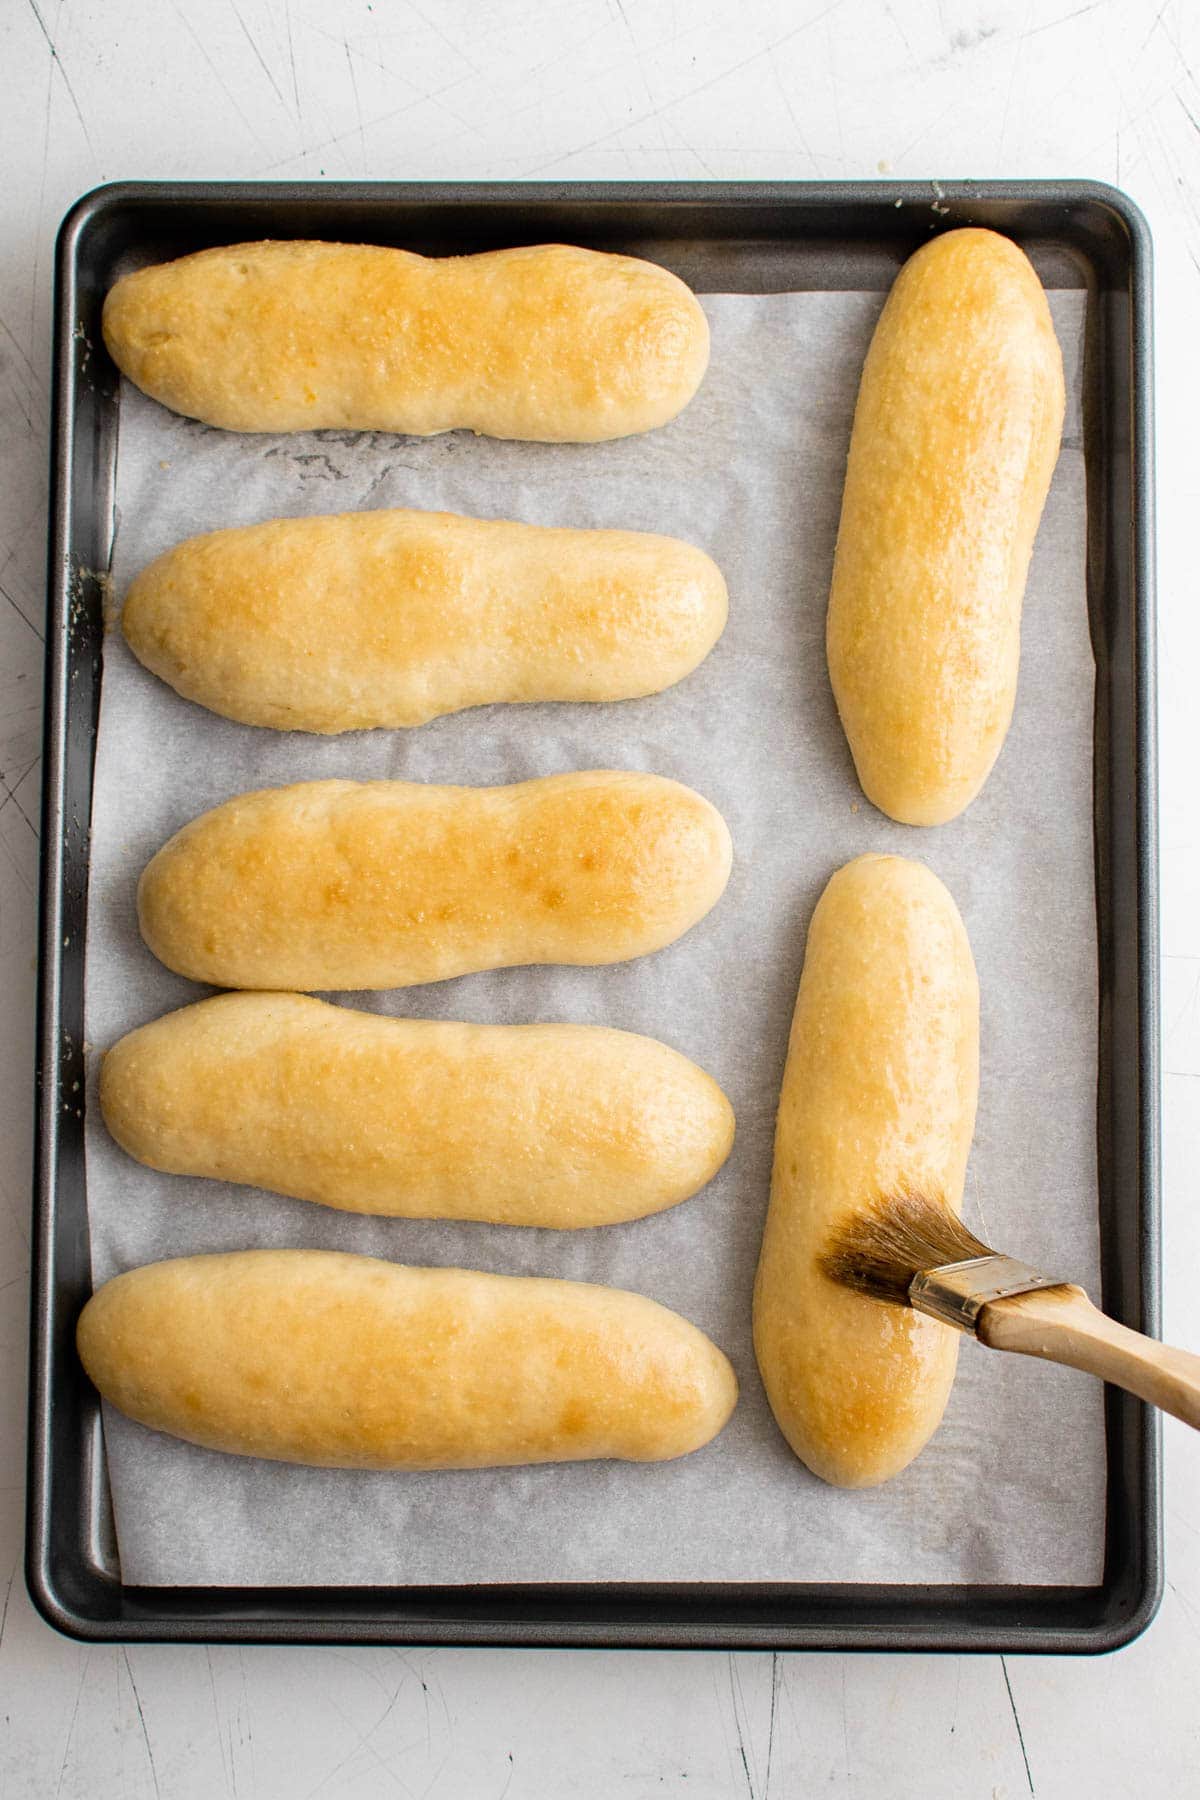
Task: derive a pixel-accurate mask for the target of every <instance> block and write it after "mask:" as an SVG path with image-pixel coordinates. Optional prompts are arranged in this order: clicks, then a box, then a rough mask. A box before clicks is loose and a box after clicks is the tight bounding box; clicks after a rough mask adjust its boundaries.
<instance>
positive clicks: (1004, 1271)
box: [908, 1256, 1062, 1336]
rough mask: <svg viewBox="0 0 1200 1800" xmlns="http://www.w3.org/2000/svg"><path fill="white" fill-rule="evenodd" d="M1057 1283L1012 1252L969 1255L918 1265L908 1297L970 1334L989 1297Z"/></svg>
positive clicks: (1008, 1295) (1003, 1296) (1058, 1284)
mask: <svg viewBox="0 0 1200 1800" xmlns="http://www.w3.org/2000/svg"><path fill="white" fill-rule="evenodd" d="M1061 1286H1062V1281H1061V1279H1060V1280H1054V1279H1053V1278H1052V1277H1050V1276H1049V1275H1043V1274H1042V1273H1041V1271H1040V1270H1038V1269H1031V1268H1030V1266H1029V1264H1028V1263H1023V1262H1018V1261H1017V1260H1016V1258H1015V1257H1013V1256H973V1257H971V1258H970V1259H969V1261H967V1262H955V1263H944V1264H943V1265H942V1267H941V1268H940V1269H922V1271H921V1273H920V1274H919V1275H914V1276H913V1279H912V1281H911V1283H910V1285H909V1289H908V1298H909V1301H910V1303H911V1305H912V1306H913V1307H914V1308H915V1310H916V1311H917V1312H923V1313H928V1314H929V1317H930V1318H931V1319H940V1320H941V1321H942V1323H943V1325H953V1326H954V1327H955V1328H956V1329H957V1330H958V1331H967V1332H970V1333H971V1334H972V1336H973V1335H974V1332H975V1327H976V1325H977V1323H978V1320H979V1315H980V1313H981V1312H982V1311H983V1309H984V1307H985V1306H987V1305H988V1304H989V1303H990V1302H991V1301H992V1300H1007V1299H1009V1298H1011V1296H1012V1295H1014V1294H1032V1293H1034V1292H1035V1291H1036V1290H1037V1289H1038V1288H1052V1287H1061Z"/></svg>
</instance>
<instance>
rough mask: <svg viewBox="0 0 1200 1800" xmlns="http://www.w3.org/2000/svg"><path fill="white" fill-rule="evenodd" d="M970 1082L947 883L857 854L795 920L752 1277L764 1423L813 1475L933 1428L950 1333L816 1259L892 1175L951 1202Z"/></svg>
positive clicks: (897, 1458) (854, 1470) (885, 1473)
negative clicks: (773, 1423)
mask: <svg viewBox="0 0 1200 1800" xmlns="http://www.w3.org/2000/svg"><path fill="white" fill-rule="evenodd" d="M978 1088H979V987H978V983H977V980H976V976H975V965H974V962H973V960H972V957H971V947H970V944H969V943H968V941H967V934H966V930H965V928H964V926H963V922H962V920H961V918H960V917H959V914H958V909H957V907H956V906H955V904H954V902H953V900H952V899H951V898H950V895H949V894H948V893H947V891H946V889H945V888H944V887H943V886H942V884H941V882H940V881H939V880H938V879H937V877H936V876H935V875H933V874H931V873H930V871H929V870H928V869H926V868H925V867H924V866H923V865H922V864H920V863H915V862H909V861H907V860H906V859H905V858H903V857H899V856H860V857H858V858H857V859H856V860H855V861H854V862H851V863H848V864H847V865H846V867H845V868H843V869H840V870H839V871H838V873H837V874H836V875H834V877H833V878H832V880H831V881H830V882H829V885H828V886H827V887H826V889H825V892H824V894H823V895H822V896H821V899H820V901H819V903H818V905H817V909H816V911H815V912H814V914H813V918H812V924H811V925H810V927H809V933H808V945H807V949H806V953H805V958H804V971H803V974H802V975H801V978H800V991H799V993H798V995H797V997H796V1010H795V1014H794V1016H793V1019H792V1030H791V1038H790V1041H789V1044H788V1056H787V1064H786V1067H785V1069H784V1075H783V1088H782V1092H781V1094H780V1100H779V1117H778V1122H777V1125H776V1131H775V1165H774V1172H773V1174H772V1179H771V1204H770V1208H769V1210H768V1214H767V1224H766V1230H765V1232H764V1235H763V1244H762V1255H761V1258H760V1261H759V1265H758V1277H757V1280H756V1283H755V1289H754V1348H755V1352H756V1354H757V1357H758V1365H759V1368H760V1369H761V1371H762V1377H763V1382H764V1384H765V1386H766V1390H767V1397H768V1399H769V1400H770V1402H771V1407H772V1410H773V1411H774V1414H775V1418H776V1420H777V1421H778V1424H779V1428H780V1430H781V1431H782V1432H783V1435H784V1436H785V1437H786V1439H787V1441H788V1443H789V1444H790V1445H791V1447H792V1449H793V1450H794V1451H795V1452H796V1455H797V1456H798V1457H800V1458H801V1459H802V1461H804V1462H805V1463H807V1464H808V1467H809V1468H810V1469H812V1470H813V1472H814V1474H817V1475H819V1476H821V1477H822V1479H823V1480H825V1481H829V1482H833V1483H835V1484H836V1485H837V1486H839V1487H871V1486H874V1485H875V1484H876V1483H878V1482H881V1481H886V1480H887V1479H888V1478H889V1477H890V1476H892V1475H895V1474H897V1473H898V1472H899V1471H900V1470H901V1469H903V1468H904V1467H905V1465H906V1464H907V1463H909V1462H911V1461H912V1459H913V1457H914V1456H916V1455H917V1453H918V1451H919V1450H921V1449H922V1448H923V1446H924V1445H925V1443H926V1442H927V1441H928V1439H929V1438H930V1437H931V1436H932V1435H933V1433H934V1431H935V1430H936V1429H937V1426H938V1423H939V1421H940V1419H941V1416H942V1412H943V1410H944V1408H945V1404H946V1400H947V1398H948V1396H949V1393H950V1387H951V1384H952V1382H953V1380H954V1369H955V1363H956V1361H957V1356H958V1334H957V1333H956V1332H954V1331H952V1330H951V1329H950V1328H949V1326H946V1325H941V1324H939V1323H937V1321H935V1320H933V1319H929V1318H926V1317H924V1316H923V1315H921V1314H919V1313H915V1312H911V1311H907V1310H902V1309H901V1308H899V1307H896V1306H890V1305H887V1304H886V1303H885V1302H883V1301H880V1300H871V1299H867V1298H865V1297H864V1296H863V1295H861V1294H856V1293H851V1292H850V1291H849V1290H848V1289H846V1288H843V1287H838V1286H836V1285H835V1284H834V1282H832V1281H831V1280H830V1278H829V1277H828V1276H827V1275H826V1274H825V1273H824V1272H823V1270H822V1269H821V1268H820V1266H819V1263H820V1258H821V1257H822V1255H823V1254H824V1253H825V1251H826V1250H827V1249H828V1248H829V1244H830V1238H831V1234H832V1233H833V1232H834V1230H835V1229H836V1228H837V1227H839V1226H840V1224H841V1223H842V1222H843V1221H844V1220H845V1219H846V1218H847V1217H848V1216H849V1215H851V1214H852V1213H853V1212H854V1211H855V1210H856V1209H857V1208H859V1207H861V1206H863V1205H868V1204H870V1203H871V1202H872V1201H873V1200H877V1199H878V1198H879V1197H880V1196H882V1195H884V1194H890V1193H895V1192H896V1191H898V1190H899V1189H901V1188H903V1187H904V1186H905V1185H910V1186H912V1187H914V1188H917V1189H919V1190H921V1191H923V1192H925V1193H930V1194H941V1195H943V1196H944V1197H945V1200H946V1203H947V1205H948V1206H949V1207H950V1208H951V1209H952V1210H953V1211H954V1212H955V1213H958V1212H959V1211H960V1209H961V1205H962V1191H963V1182H964V1179H965V1175H966V1167H967V1156H968V1153H969V1151H970V1147H971V1134H972V1132H973V1130H974V1125H975V1104H976V1098H977V1094H978Z"/></svg>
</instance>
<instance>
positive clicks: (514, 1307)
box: [77, 1250, 737, 1469]
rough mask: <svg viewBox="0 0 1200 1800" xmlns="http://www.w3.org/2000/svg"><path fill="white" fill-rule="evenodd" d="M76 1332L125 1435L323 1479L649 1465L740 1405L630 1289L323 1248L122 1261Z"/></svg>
mask: <svg viewBox="0 0 1200 1800" xmlns="http://www.w3.org/2000/svg"><path fill="white" fill-rule="evenodd" d="M77 1338H78V1344H79V1354H80V1357H81V1358H82V1360H83V1366H84V1368H85V1369H86V1370H87V1372H88V1374H89V1376H90V1377H91V1379H92V1381H93V1382H94V1383H95V1384H96V1386H97V1387H98V1388H99V1390H100V1392H101V1393H102V1394H103V1395H104V1397H105V1399H106V1400H109V1401H111V1403H112V1404H113V1405H114V1406H116V1407H118V1408H119V1409H120V1410H121V1411H122V1412H124V1413H127V1414H128V1415H129V1416H130V1418H133V1419H137V1420H138V1421H139V1422H140V1423H141V1424H143V1425H149V1426H151V1427H152V1428H153V1429H154V1430H155V1431H166V1432H170V1433H171V1434H172V1435H173V1436H175V1437H181V1438H186V1439H188V1441H189V1442H190V1443H193V1444H203V1445H205V1446H206V1447H207V1448H208V1449H211V1450H225V1451H229V1452H231V1453H233V1454H234V1455H239V1456H262V1457H267V1458H270V1459H271V1460H273V1461H276V1462H294V1463H311V1464H315V1465H317V1466H319V1467H323V1468H343V1469H478V1468H488V1467H493V1466H502V1465H506V1464H515V1463H542V1462H578V1461H582V1460H584V1459H586V1458H590V1457H620V1458H622V1459H624V1460H626V1461H629V1462H661V1461H664V1460H665V1459H667V1458H668V1457H673V1456H686V1455H687V1454H688V1452H689V1451H692V1450H698V1449H699V1448H700V1446H701V1445H702V1444H706V1443H708V1441H709V1439H710V1438H713V1437H715V1436H716V1434H717V1432H718V1431H720V1429H721V1427H722V1426H723V1425H724V1424H725V1422H726V1420H727V1419H728V1417H729V1415H730V1413H731V1412H732V1411H733V1407H734V1403H735V1401H736V1399H737V1382H736V1380H735V1378H734V1373H733V1370H732V1369H731V1368H730V1366H729V1363H728V1362H727V1361H726V1359H725V1357H724V1356H723V1355H722V1354H721V1352H720V1351H719V1350H718V1349H717V1347H716V1345H715V1344H713V1343H711V1342H710V1341H709V1339H708V1338H706V1337H705V1336H704V1334H703V1333H702V1332H700V1331H698V1330H697V1329H696V1327H695V1326H694V1325H690V1324H689V1323H688V1321H687V1320H686V1319H681V1318H680V1317H679V1315H678V1314H677V1313H673V1312H668V1311H667V1309H666V1307H665V1306H659V1305H657V1304H656V1303H655V1302H654V1301H653V1300H646V1299H644V1298H643V1297H642V1295H640V1294H629V1293H624V1292H622V1291H621V1290H620V1289H617V1288H606V1287H592V1286H589V1285H587V1284H585V1283H583V1282H573V1281H547V1280H542V1279H539V1278H536V1277H530V1276H511V1275H483V1274H477V1273H475V1272H474V1271H473V1270H469V1269H412V1268H403V1267H401V1266H400V1265H399V1264H396V1263H387V1262H377V1261H376V1260H374V1259H373V1258H372V1257H368V1256H347V1255H344V1254H342V1253H340V1252H337V1251H329V1250H244V1251H236V1252H233V1253H232V1254H227V1255H219V1256H185V1257H180V1258H178V1259H176V1260H173V1261H170V1262H160V1263H151V1264H149V1265H148V1266H147V1267H145V1268H140V1269H131V1270H130V1271H129V1272H128V1273H127V1274H125V1275H118V1276H117V1277H116V1278H115V1280H113V1281H109V1282H106V1283H105V1284H104V1286H103V1287H101V1288H99V1289H98V1290H97V1292H96V1293H95V1294H94V1295H93V1296H92V1298H91V1299H90V1300H89V1301H88V1303H87V1305H86V1306H85V1307H84V1309H83V1312H82V1314H81V1315H80V1319H79V1327H78V1332H77Z"/></svg>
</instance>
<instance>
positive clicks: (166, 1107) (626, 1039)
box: [100, 994, 733, 1228]
mask: <svg viewBox="0 0 1200 1800" xmlns="http://www.w3.org/2000/svg"><path fill="white" fill-rule="evenodd" d="M100 1105H101V1108H102V1110H103V1113H104V1122H105V1124H106V1125H107V1126H108V1129H109V1131H110V1132H111V1133H112V1135H113V1137H115V1138H116V1140H117V1142H118V1143H119V1144H120V1145H121V1147H122V1149H123V1150H127V1151H128V1152H129V1154H130V1155H131V1156H134V1157H136V1158H137V1160H138V1161H139V1162H142V1163H148V1164H149V1165H150V1167H151V1168H153V1169H162V1170H165V1171H167V1172H169V1173H170V1174H173V1175H208V1176H212V1177H214V1178H215V1179H216V1180H218V1181H237V1182H244V1183H246V1184H248V1185H249V1186H251V1187H259V1188H271V1189H273V1190H274V1191H275V1192H276V1193H280V1194H291V1195H293V1196H295V1198H296V1199H299V1200H318V1201H320V1202H321V1203H322V1204H323V1205H325V1206H337V1207H341V1208H343V1209H344V1210H346V1211H349V1212H361V1213H383V1214H387V1215H389V1216H390V1217H393V1218H406V1219H485V1220H487V1221H488V1222H489V1223H491V1224H496V1225H552V1226H556V1227H559V1228H563V1227H568V1228H569V1227H575V1226H582V1225H611V1224H614V1223H617V1222H619V1221H621V1220H625V1219H639V1218H642V1217H644V1216H645V1215H646V1214H647V1213H656V1212H661V1211H662V1210H663V1208H664V1207H667V1206H674V1205H675V1204H676V1202H677V1201H680V1200H686V1199H687V1197H688V1196H689V1195H690V1194H694V1193H695V1192H696V1191H697V1189H698V1188H702V1187H703V1186H704V1185H705V1183H706V1182H708V1181H711V1179H712V1177H713V1176H714V1175H715V1174H716V1172H717V1170H718V1169H719V1168H720V1167H721V1164H722V1163H723V1162H724V1161H725V1158H726V1157H727V1156H728V1154H729V1151H730V1149H731V1147H732V1145H733V1109H732V1108H731V1107H730V1104H729V1102H728V1100H726V1098H725V1096H724V1094H723V1093H722V1092H721V1090H720V1088H719V1087H718V1086H717V1084H716V1082H715V1081H713V1080H712V1079H711V1077H710V1076H708V1075H706V1074H705V1073H704V1071H703V1069H698V1068H697V1067H696V1065H695V1063H691V1062H689V1061H688V1060H687V1058H686V1057H685V1056H680V1054H679V1053H678V1051H676V1050H671V1049H668V1047H667V1046H666V1045H665V1044H659V1043H656V1042H655V1041H654V1039H653V1038H647V1037H638V1036H637V1035H635V1033H633V1032H631V1031H610V1030H607V1029H605V1028H604V1027H602V1026H598V1025H458V1024H445V1023H442V1022H440V1021H433V1020H428V1019H390V1018H381V1017H380V1016H379V1015H377V1014H375V1013H364V1012H351V1011H350V1010H349V1008H347V1007H342V1006H329V1005H327V1004H326V1003H325V1002H324V1001H322V1000H313V999H309V998H306V997H305V996H303V995H300V994H221V995H218V996H217V998H216V999H213V1000H201V1001H199V1002H197V1004H196V1005H195V1006H185V1007H182V1008H181V1009H180V1010H179V1011H178V1012H173V1013H168V1014H167V1016H166V1017H165V1018H162V1019H155V1020H154V1021H153V1023H152V1024H149V1025H143V1026H142V1027H141V1028H140V1029H139V1030H137V1031H131V1032H130V1033H129V1035H128V1036H127V1037H123V1038H122V1039H121V1040H120V1042H119V1043H117V1044H114V1045H113V1047H112V1049H111V1050H110V1051H109V1052H108V1054H107V1055H106V1056H105V1058H104V1063H103V1066H102V1069H101V1075H100Z"/></svg>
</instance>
